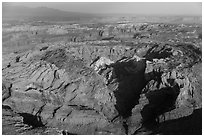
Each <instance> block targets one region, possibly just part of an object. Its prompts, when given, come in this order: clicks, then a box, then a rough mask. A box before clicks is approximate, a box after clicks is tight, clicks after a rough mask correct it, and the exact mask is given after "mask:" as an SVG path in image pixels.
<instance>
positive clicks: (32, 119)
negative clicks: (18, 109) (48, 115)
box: [18, 113, 44, 128]
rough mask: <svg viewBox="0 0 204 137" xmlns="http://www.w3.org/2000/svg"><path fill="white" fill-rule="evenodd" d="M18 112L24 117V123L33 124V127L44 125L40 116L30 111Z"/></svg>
mask: <svg viewBox="0 0 204 137" xmlns="http://www.w3.org/2000/svg"><path fill="white" fill-rule="evenodd" d="M18 114H19V115H20V116H22V117H23V123H24V124H27V125H29V126H32V127H33V128H36V127H42V126H44V125H43V123H42V121H41V118H40V117H39V116H35V115H32V114H28V113H18Z"/></svg>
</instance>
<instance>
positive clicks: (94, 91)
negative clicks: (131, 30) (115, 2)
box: [2, 34, 201, 134]
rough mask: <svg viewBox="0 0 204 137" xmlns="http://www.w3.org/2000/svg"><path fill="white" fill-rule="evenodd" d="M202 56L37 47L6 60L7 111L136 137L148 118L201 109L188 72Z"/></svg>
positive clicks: (164, 50) (76, 129)
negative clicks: (195, 108)
mask: <svg viewBox="0 0 204 137" xmlns="http://www.w3.org/2000/svg"><path fill="white" fill-rule="evenodd" d="M102 35H104V34H102ZM192 49H194V50H196V51H197V49H196V48H194V47H192ZM184 54H185V56H184ZM200 54H201V52H200V51H199V50H198V51H197V52H192V51H191V50H187V49H185V48H184V47H179V46H178V47H177V46H172V45H162V44H161V45H158V44H156V45H153V44H152V45H148V46H146V48H145V46H142V45H137V46H135V47H128V46H100V45H88V46H87V45H80V44H79V45H77V44H75V45H74V46H73V45H72V46H67V45H59V46H52V45H47V46H42V47H40V46H39V47H36V49H35V50H34V51H27V52H23V53H16V54H14V53H13V54H9V55H7V56H4V58H3V75H2V77H3V80H4V81H5V82H3V92H2V95H3V105H7V106H9V107H10V108H11V109H12V110H14V111H15V112H17V113H19V114H21V115H22V116H23V117H25V118H24V119H26V117H27V116H28V115H29V116H31V115H32V116H33V118H35V120H38V122H39V123H40V125H46V126H53V127H58V128H59V129H63V130H66V131H67V132H70V133H74V134H133V133H134V129H135V127H137V126H139V125H140V123H141V122H142V121H144V120H145V118H146V116H145V115H146V114H147V113H148V114H149V115H151V116H152V115H153V113H155V112H158V113H156V114H155V115H153V117H149V116H148V118H150V119H147V121H148V120H155V119H156V117H159V116H160V115H162V114H165V113H169V115H171V113H173V111H174V110H178V109H180V108H181V107H183V106H184V107H186V106H189V107H191V108H192V107H199V106H200V103H201V102H200V100H199V101H198V99H197V97H198V94H201V93H200V92H198V91H199V88H198V87H196V85H195V84H196V83H193V82H192V79H193V78H194V77H195V76H197V74H194V73H192V72H191V73H189V74H188V75H187V73H188V72H187V71H190V70H189V69H187V68H186V66H188V65H189V66H192V64H193V63H194V64H195V62H200V60H201V57H200ZM187 55H191V56H190V57H189V58H187V60H186V63H185V64H182V61H181V60H185V59H186V56H187ZM181 68H182V69H181ZM192 69H193V68H192ZM190 74H191V76H189V75H190ZM8 83H11V84H8ZM172 84H173V85H172ZM167 99H169V101H167ZM155 101H156V102H155ZM157 101H158V102H157ZM164 102H167V104H164ZM168 102H169V104H168ZM149 108H150V109H149ZM157 108H160V110H158V111H157V110H155V109H157ZM186 115H190V113H189V114H186ZM169 119H173V118H169ZM35 124H37V123H35Z"/></svg>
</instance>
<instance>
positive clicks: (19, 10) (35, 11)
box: [2, 5, 95, 21]
mask: <svg viewBox="0 0 204 137" xmlns="http://www.w3.org/2000/svg"><path fill="white" fill-rule="evenodd" d="M93 17H95V15H93V14H86V13H77V12H67V11H61V10H58V9H52V8H47V7H38V8H29V7H25V6H7V5H5V6H3V7H2V18H3V19H13V20H15V19H21V20H48V21H49V20H52V21H58V20H59V21H68V20H80V19H87V18H93Z"/></svg>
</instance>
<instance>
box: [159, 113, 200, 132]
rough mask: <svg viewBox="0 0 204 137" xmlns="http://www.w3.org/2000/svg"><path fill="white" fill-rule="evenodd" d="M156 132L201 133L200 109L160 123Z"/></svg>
mask: <svg viewBox="0 0 204 137" xmlns="http://www.w3.org/2000/svg"><path fill="white" fill-rule="evenodd" d="M158 132H159V134H163V135H202V109H195V110H194V111H193V113H192V114H191V115H190V116H186V117H182V118H179V119H175V120H169V121H165V122H163V123H161V124H160V127H159V131H158Z"/></svg>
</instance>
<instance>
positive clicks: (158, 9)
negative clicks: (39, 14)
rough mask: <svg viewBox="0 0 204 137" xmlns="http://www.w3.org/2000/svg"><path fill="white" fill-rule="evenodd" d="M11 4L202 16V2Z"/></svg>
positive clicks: (96, 10) (79, 10)
mask: <svg viewBox="0 0 204 137" xmlns="http://www.w3.org/2000/svg"><path fill="white" fill-rule="evenodd" d="M7 4H8V3H7ZM9 4H11V5H23V6H28V7H42V6H43V7H49V8H55V9H60V10H64V11H74V12H83V13H84V12H85V13H124V14H126V13H131V14H147V15H152V14H162V15H169V14H171V15H202V3H201V2H172V3H170V2H164V3H162V2H143V3H142V2H126V3H125V2H122V3H121V2H117V3H116V2H115V3H113V2H104V3H102V2H95V3H93V2H76V3H73V2H66V3H65V2H27V3H25V2H23V3H22V2H18V3H9Z"/></svg>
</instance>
